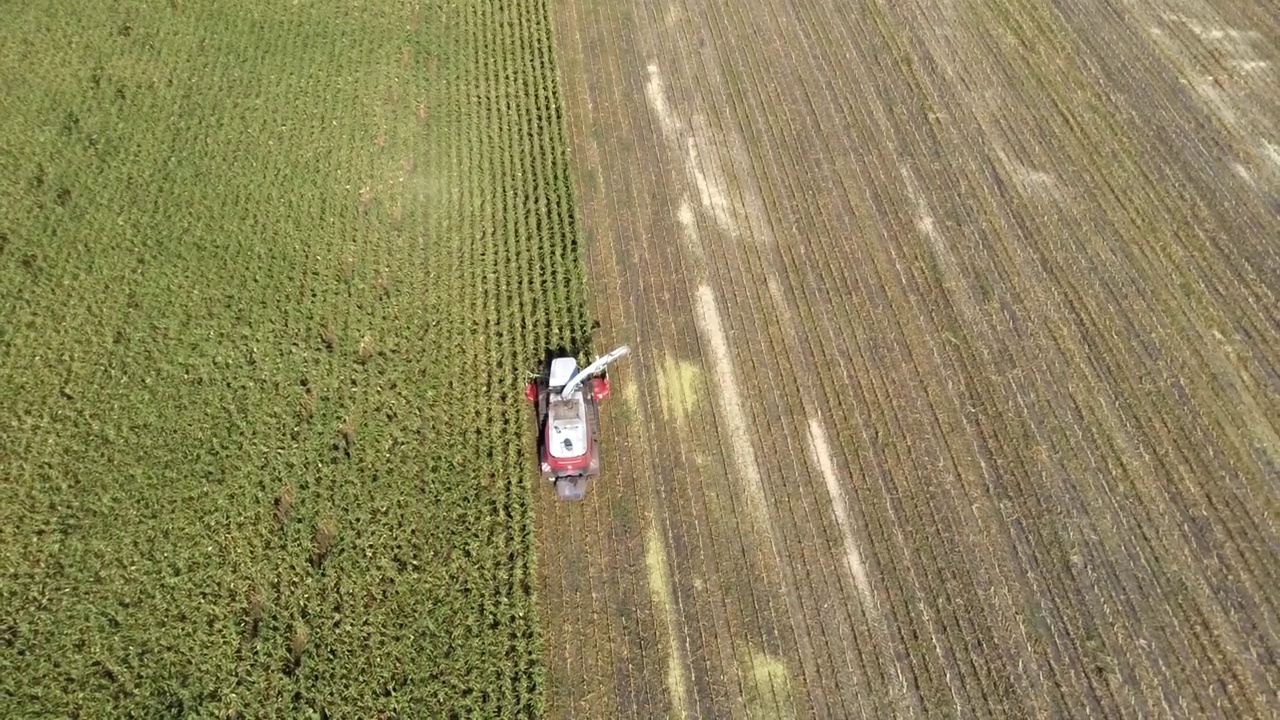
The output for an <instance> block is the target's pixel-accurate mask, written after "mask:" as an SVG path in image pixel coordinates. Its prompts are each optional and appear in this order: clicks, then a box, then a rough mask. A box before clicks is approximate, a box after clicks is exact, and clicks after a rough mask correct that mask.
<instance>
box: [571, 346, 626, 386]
mask: <svg viewBox="0 0 1280 720" xmlns="http://www.w3.org/2000/svg"><path fill="white" fill-rule="evenodd" d="M629 352H631V348H630V347H628V346H626V345H623V346H622V347H619V348H617V349H615V350H613V351H612V352H610V353H609V354H608V355H604V356H601V357H599V358H596V361H595V362H593V363H591V364H590V365H588V366H586V367H584V368H582V369H581V370H579V371H578V372H577V374H575V375H574V376H573V377H571V378H569V382H567V383H565V384H564V389H562V390H561V391H560V397H564V398H567V397H569V396H570V395H572V394H573V391H574V390H577V389H578V386H579V385H581V384H582V381H583V380H586V379H587V378H589V377H591V376H592V375H595V374H596V373H598V372H600V371H601V370H603V369H604V367H605V366H606V365H608V364H609V363H611V362H613V361H614V360H617V359H618V358H620V357H622V356H624V355H626V354H627V353H629Z"/></svg>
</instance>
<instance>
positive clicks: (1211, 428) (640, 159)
mask: <svg viewBox="0 0 1280 720" xmlns="http://www.w3.org/2000/svg"><path fill="white" fill-rule="evenodd" d="M748 8H750V9H748ZM555 13H556V17H555V20H556V23H555V28H556V43H557V49H558V52H559V59H560V66H559V72H560V77H561V84H562V87H563V88H564V95H565V97H566V101H567V103H568V107H567V117H568V127H569V134H570V140H571V142H570V147H571V150H572V166H573V172H574V176H575V181H576V187H577V194H578V199H579V207H580V216H581V219H582V225H583V228H584V232H585V243H586V248H587V254H588V257H587V260H588V270H589V277H590V278H592V293H593V298H594V300H593V302H594V305H593V308H594V312H596V313H597V314H598V315H599V318H600V320H601V322H602V326H603V327H602V334H604V335H605V336H607V337H610V338H616V339H618V340H619V341H624V342H630V343H632V345H633V347H634V348H635V350H636V352H635V354H634V355H633V356H632V359H631V360H630V361H629V363H627V364H624V365H623V366H622V367H620V368H618V369H617V371H616V375H617V376H618V378H619V379H620V383H619V387H625V388H626V392H625V393H623V394H622V397H620V398H619V399H618V400H615V401H614V403H615V404H614V405H613V406H612V407H611V409H608V410H607V411H606V418H605V427H604V432H605V438H604V440H605V443H606V453H607V454H606V457H605V458H604V460H605V478H604V480H603V481H602V482H600V483H598V484H597V486H596V488H595V490H594V491H593V495H592V496H590V497H589V499H588V500H587V502H586V504H585V505H580V506H565V505H561V504H557V503H555V502H554V501H552V500H551V499H550V498H549V496H548V495H546V494H543V495H541V496H539V498H538V499H537V501H536V502H537V508H536V509H537V514H538V517H537V523H538V527H539V546H540V564H539V568H538V574H539V578H540V581H541V584H542V587H543V589H544V591H543V595H542V602H541V605H542V608H543V619H544V622H545V633H544V637H545V638H546V642H545V657H546V661H547V663H548V680H547V689H548V699H547V700H548V709H549V710H550V711H551V714H552V715H554V716H559V717H637V718H650V717H659V716H664V715H676V716H683V717H823V718H826V717H891V716H903V715H908V716H911V715H937V716H957V715H958V716H988V715H999V716H1008V717H1044V716H1062V715H1069V716H1076V717H1080V716H1091V717H1100V716H1105V717H1115V716H1127V717H1193V716H1194V717H1261V716H1267V715H1269V714H1272V713H1274V712H1276V708H1277V700H1276V698H1277V693H1278V692H1280V669H1278V668H1277V657H1278V656H1280V618H1278V614H1280V607H1278V605H1277V602H1276V599H1275V594H1274V588H1275V587H1276V583H1277V581H1278V580H1280V537H1278V533H1277V521H1278V520H1277V518H1278V516H1277V508H1278V504H1277V501H1278V499H1280V302H1278V299H1277V294H1278V293H1280V120H1278V118H1280V114H1278V113H1277V111H1278V110H1280V77H1277V72H1280V68H1277V63H1280V14H1278V13H1277V11H1276V8H1275V6H1274V5H1267V4H1260V3H1252V2H1246V1H1245V0H1153V1H1151V2H1142V3H1135V2H1121V1H1120V0H1086V1H1085V2H1080V3H1015V2H1012V0H950V1H947V2H940V1H938V0H906V1H905V2H888V1H887V0H879V1H877V2H871V3H858V4H853V5H850V4H848V3H838V2H834V1H833V0H796V1H794V2H764V3H751V4H747V3H709V2H702V1H700V0H669V1H668V2H661V3H657V2H640V3H602V2H594V1H592V0H562V2H560V3H558V4H557V5H556V6H555Z"/></svg>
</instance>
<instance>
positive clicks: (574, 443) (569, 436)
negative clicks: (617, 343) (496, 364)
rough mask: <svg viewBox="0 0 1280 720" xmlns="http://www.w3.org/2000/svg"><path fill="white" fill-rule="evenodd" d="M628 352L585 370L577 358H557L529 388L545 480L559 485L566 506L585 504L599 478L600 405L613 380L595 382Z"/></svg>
mask: <svg viewBox="0 0 1280 720" xmlns="http://www.w3.org/2000/svg"><path fill="white" fill-rule="evenodd" d="M629 352H631V348H629V347H627V346H626V345H623V346H622V347H620V348H617V349H616V350H614V351H613V352H610V353H609V354H608V355H605V356H603V357H601V358H598V359H597V360H596V361H595V362H593V363H591V364H590V365H588V366H586V367H585V368H582V369H581V370H578V363H577V361H576V360H574V359H573V358H572V357H558V358H556V359H554V360H552V361H551V366H550V368H549V369H548V372H547V373H546V375H545V376H543V377H539V378H537V379H536V380H535V381H533V382H531V383H529V384H528V386H526V387H525V397H526V398H527V399H528V400H529V402H530V403H533V404H535V405H536V406H537V410H538V448H539V458H538V459H539V463H540V466H541V469H542V479H543V480H546V481H547V482H550V483H554V484H555V488H556V495H557V496H559V498H560V499H561V500H581V499H582V498H583V497H585V496H586V494H587V485H588V484H589V483H590V481H591V478H594V477H599V476H600V446H599V437H600V403H601V402H602V401H603V400H604V399H605V398H607V397H609V379H608V378H607V377H601V378H597V377H592V376H593V375H595V374H596V373H599V372H601V371H602V370H604V369H605V366H606V365H608V364H609V363H611V362H613V361H614V360H617V359H618V358H621V357H623V356H624V355H626V354H627V353H629Z"/></svg>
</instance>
